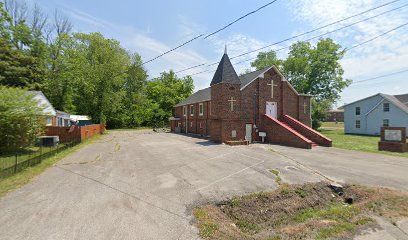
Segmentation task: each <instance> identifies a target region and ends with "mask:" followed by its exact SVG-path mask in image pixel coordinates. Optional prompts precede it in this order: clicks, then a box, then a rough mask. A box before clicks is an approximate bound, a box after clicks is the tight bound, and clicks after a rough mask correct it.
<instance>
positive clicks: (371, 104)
mask: <svg viewBox="0 0 408 240" xmlns="http://www.w3.org/2000/svg"><path fill="white" fill-rule="evenodd" d="M343 108H344V132H345V133H346V134H363V135H380V133H381V127H405V128H407V130H408V94H404V95H388V94H383V93H378V94H376V95H373V96H370V97H367V98H363V99H360V100H358V101H355V102H352V103H349V104H346V105H344V106H343Z"/></svg>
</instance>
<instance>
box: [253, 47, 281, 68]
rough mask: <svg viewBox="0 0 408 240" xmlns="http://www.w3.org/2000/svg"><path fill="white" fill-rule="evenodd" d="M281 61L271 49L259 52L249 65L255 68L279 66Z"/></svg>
mask: <svg viewBox="0 0 408 240" xmlns="http://www.w3.org/2000/svg"><path fill="white" fill-rule="evenodd" d="M282 63H283V61H282V60H280V59H279V58H278V57H277V56H276V52H275V51H273V50H271V51H268V52H259V53H258V55H257V58H256V60H255V61H253V62H251V67H254V68H256V70H261V69H264V68H267V67H271V66H272V65H274V66H276V67H277V68H280V67H281V66H282Z"/></svg>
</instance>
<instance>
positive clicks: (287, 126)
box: [278, 120, 319, 148]
mask: <svg viewBox="0 0 408 240" xmlns="http://www.w3.org/2000/svg"><path fill="white" fill-rule="evenodd" d="M278 121H279V120H278ZM280 122H281V124H282V125H283V126H285V128H287V129H290V130H291V131H292V132H296V133H297V134H299V135H301V136H302V137H303V138H305V139H307V140H309V141H311V142H312V148H313V147H317V146H319V144H318V143H316V142H313V141H312V140H310V139H308V138H307V137H306V136H304V135H303V134H302V133H300V132H298V131H296V130H295V129H293V128H292V127H291V126H290V125H289V124H287V123H285V122H282V121H280Z"/></svg>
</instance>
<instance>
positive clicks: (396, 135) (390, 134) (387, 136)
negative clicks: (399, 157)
mask: <svg viewBox="0 0 408 240" xmlns="http://www.w3.org/2000/svg"><path fill="white" fill-rule="evenodd" d="M401 132H402V131H401V130H391V129H385V130H384V140H385V141H390V142H401V141H402V138H401V137H402V133H401Z"/></svg>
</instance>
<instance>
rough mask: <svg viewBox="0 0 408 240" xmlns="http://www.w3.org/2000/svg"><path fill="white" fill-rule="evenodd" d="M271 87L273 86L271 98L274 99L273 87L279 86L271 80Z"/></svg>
mask: <svg viewBox="0 0 408 240" xmlns="http://www.w3.org/2000/svg"><path fill="white" fill-rule="evenodd" d="M268 85H269V86H271V98H273V87H277V86H278V85H276V84H273V79H272V80H271V83H268Z"/></svg>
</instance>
